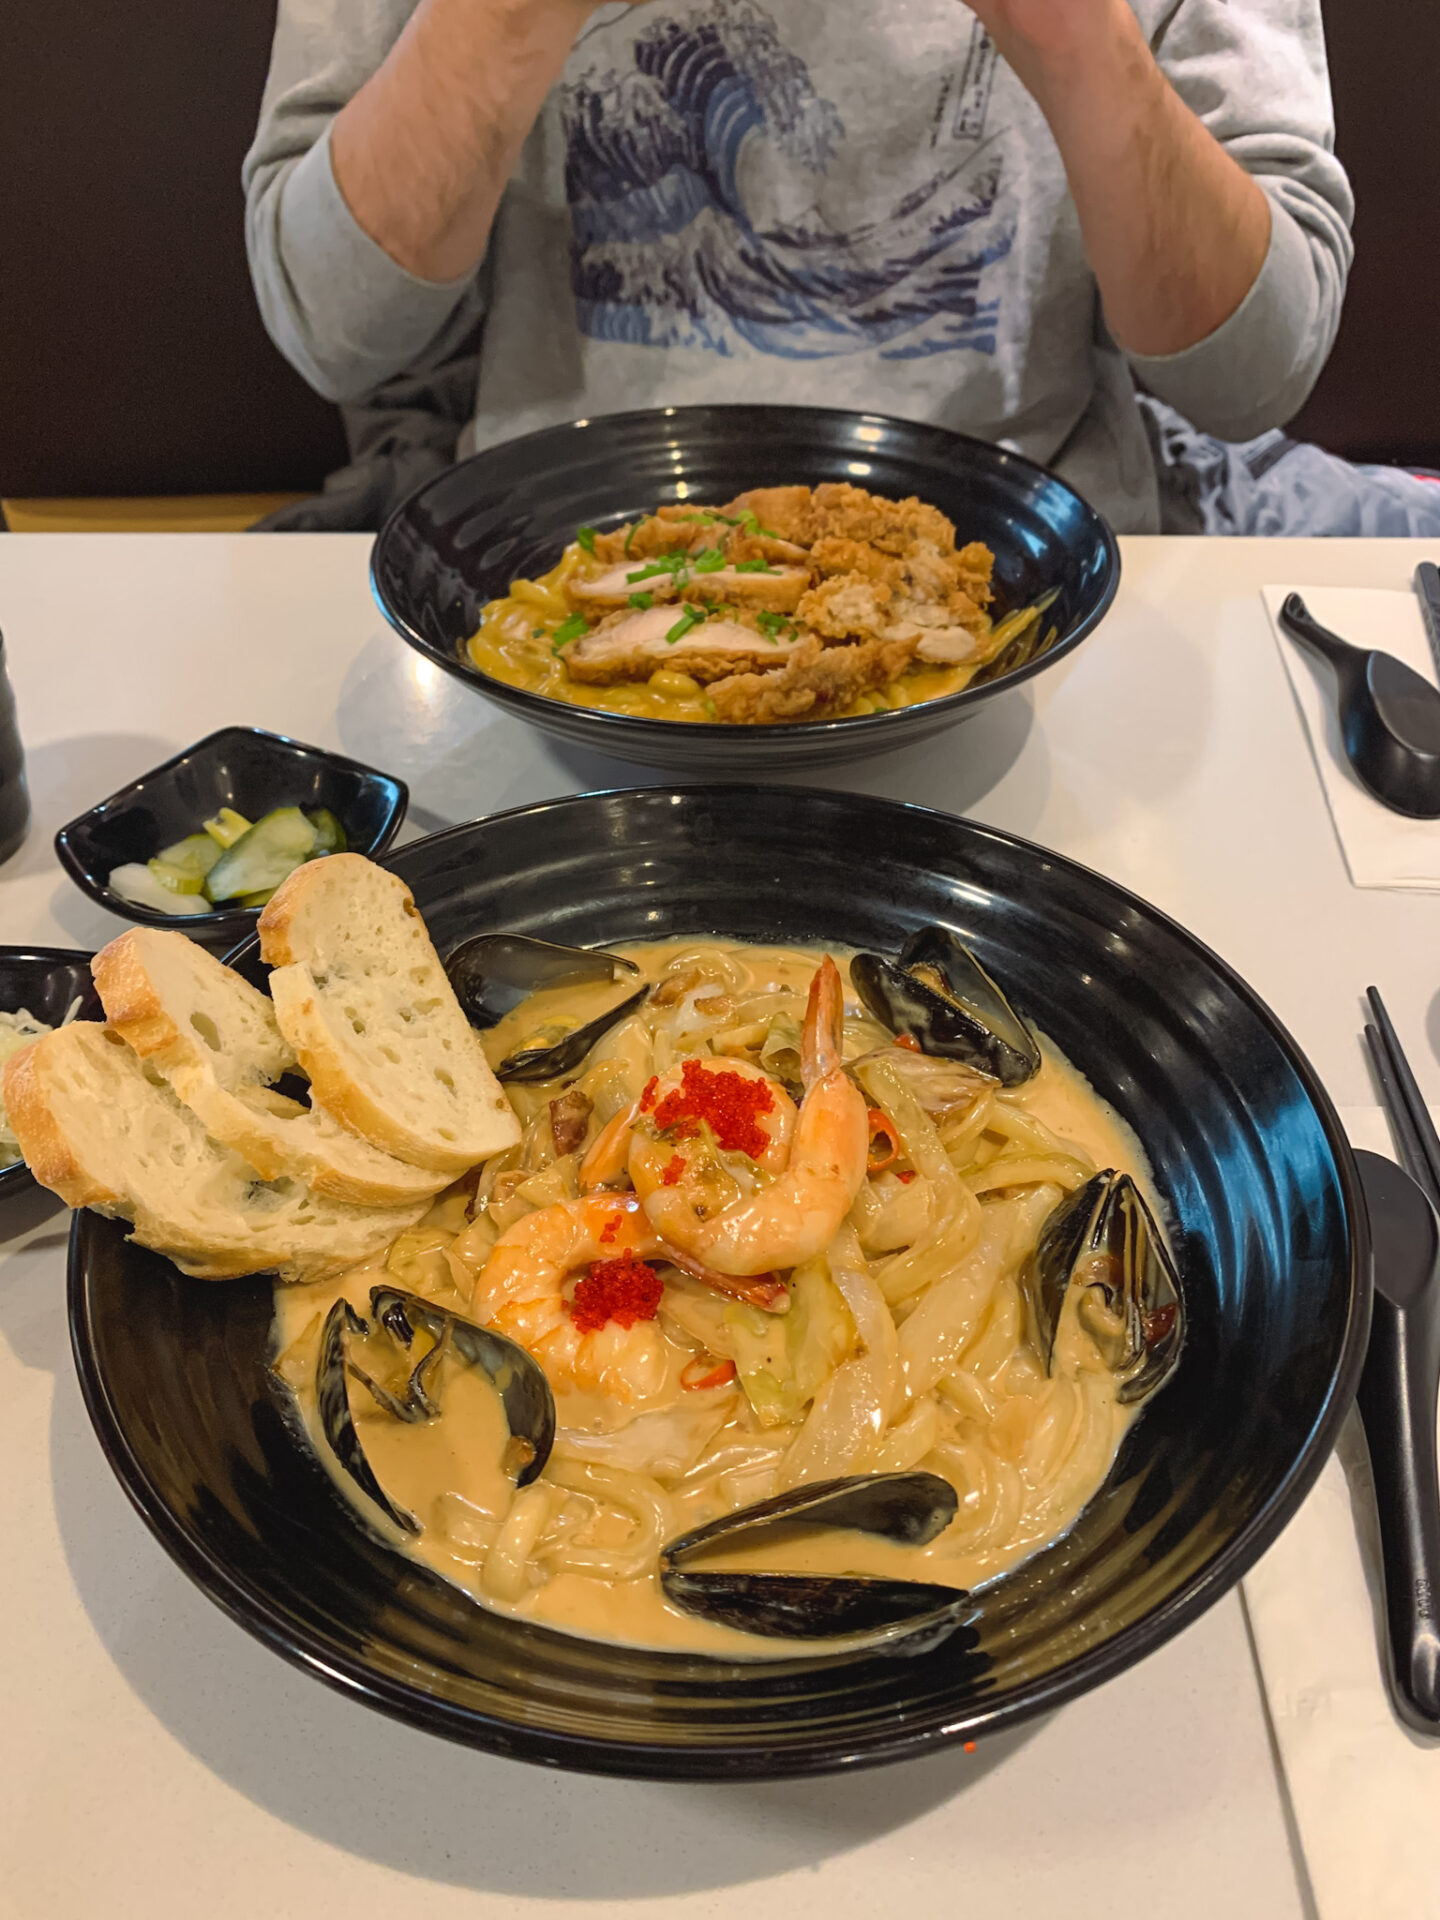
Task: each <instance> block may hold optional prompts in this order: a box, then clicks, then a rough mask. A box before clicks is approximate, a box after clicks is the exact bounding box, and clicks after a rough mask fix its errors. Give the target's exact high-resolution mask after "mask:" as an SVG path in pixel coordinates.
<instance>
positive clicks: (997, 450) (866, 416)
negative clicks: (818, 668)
mask: <svg viewBox="0 0 1440 1920" xmlns="http://www.w3.org/2000/svg"><path fill="white" fill-rule="evenodd" d="M717 413H718V414H725V413H732V414H733V413H771V414H806V415H810V416H813V417H824V418H827V419H832V420H854V421H865V422H866V423H867V424H868V423H874V424H878V425H881V426H894V427H901V428H907V429H909V430H911V431H916V430H920V431H924V432H927V433H935V434H940V435H943V436H944V437H945V438H946V439H949V440H953V441H954V442H955V443H956V444H957V446H961V447H980V448H983V449H984V451H985V453H986V455H987V456H988V457H989V458H991V459H994V460H997V461H999V462H1000V463H1001V464H1002V465H1005V466H1011V467H1016V468H1020V469H1022V470H1023V471H1024V472H1026V473H1032V474H1038V475H1040V476H1041V477H1042V478H1043V479H1046V480H1049V481H1051V482H1053V484H1054V485H1055V486H1057V487H1061V488H1063V489H1064V491H1065V492H1066V493H1068V494H1069V495H1070V497H1071V499H1073V500H1076V501H1078V502H1079V504H1080V505H1081V506H1082V507H1083V508H1084V509H1085V511H1086V512H1087V513H1088V514H1089V515H1090V516H1091V518H1092V519H1093V520H1094V522H1095V526H1096V530H1097V532H1098V534H1099V536H1100V543H1101V545H1102V547H1103V548H1104V550H1105V559H1106V566H1105V579H1104V585H1103V587H1102V588H1101V592H1100V598H1099V600H1098V601H1097V602H1096V603H1095V605H1094V606H1093V607H1092V608H1091V609H1090V611H1089V612H1088V613H1087V614H1086V615H1085V616H1084V617H1083V619H1081V620H1079V621H1077V622H1076V624H1075V626H1074V627H1073V628H1072V629H1071V631H1070V632H1069V633H1067V634H1065V635H1063V636H1062V638H1060V639H1059V640H1057V641H1056V642H1055V644H1054V646H1053V647H1049V648H1047V649H1046V651H1045V652H1044V653H1041V654H1036V655H1035V656H1033V657H1032V658H1031V659H1029V660H1027V661H1025V662H1024V664H1023V665H1021V666H1018V667H1016V668H1015V669H1014V671H1013V672H1010V673H1002V674H999V675H997V677H996V678H995V679H993V680H983V681H981V682H980V683H979V684H978V685H977V684H975V683H973V682H972V684H971V685H969V686H967V687H961V689H960V690H959V692H958V693H947V694H944V695H942V696H941V698H940V699H938V700H925V701H922V702H920V704H919V705H918V706H917V707H895V708H891V709H889V710H888V711H887V712H884V713H857V714H851V715H850V717H849V718H848V719H844V720H786V721H779V722H776V723H775V724H773V725H770V724H767V725H765V726H763V727H757V728H754V729H748V728H745V727H741V726H733V725H730V724H727V723H725V722H722V721H718V720H664V719H655V718H652V717H651V716H650V715H648V714H633V713H611V712H610V711H609V710H608V709H607V708H605V707H585V706H576V707H571V706H570V705H569V703H568V702H566V701H561V700H551V699H549V698H548V697H547V696H546V695H545V694H543V693H532V692H530V690H529V689H528V688H526V687H512V686H509V685H507V684H506V682H505V681H503V680H496V679H494V678H492V676H491V675H490V674H488V673H482V672H481V670H480V668H479V667H476V666H473V665H472V664H471V663H470V662H469V661H468V660H463V659H462V658H461V657H460V654H459V652H458V651H457V652H456V653H455V654H454V656H453V657H452V656H450V655H448V654H446V652H445V651H444V649H443V648H442V647H439V646H437V645H436V644H435V643H434V642H433V641H430V640H427V639H426V638H425V636H424V634H422V633H420V632H419V630H418V629H417V628H415V627H413V626H412V625H411V624H410V622H409V621H408V620H406V619H405V618H404V617H403V615H401V614H400V613H399V612H398V611H397V610H396V609H395V608H393V607H392V606H391V605H390V604H389V602H388V601H387V599H386V597H385V592H384V589H383V588H382V586H381V584H380V578H379V562H380V555H381V553H382V551H383V549H384V546H385V542H386V540H387V539H388V538H389V537H390V535H391V531H392V529H393V528H395V527H397V526H398V525H399V523H400V521H401V519H402V518H403V517H404V515H405V514H406V513H407V512H408V511H409V509H410V507H411V505H412V503H413V502H414V501H415V500H417V499H418V498H419V497H420V495H421V494H422V493H424V492H425V491H426V489H427V488H429V487H433V486H434V485H435V483H436V481H437V480H439V479H448V478H449V477H450V476H451V475H452V474H454V473H455V472H457V471H458V470H459V469H460V468H462V467H468V466H471V465H473V464H474V463H475V462H477V461H480V460H491V459H494V458H495V456H496V455H497V454H503V453H510V452H513V451H514V450H515V449H516V448H517V447H525V446H528V445H530V443H531V442H532V441H536V440H542V439H544V438H545V437H546V436H547V435H549V436H552V437H553V438H554V439H555V440H556V442H557V443H558V442H559V441H560V440H561V439H562V437H563V436H564V435H566V434H571V433H586V432H592V431H594V430H595V429H597V428H600V427H605V426H611V425H614V424H615V423H616V422H624V421H627V420H643V419H647V418H652V417H653V418H665V419H671V420H673V421H675V422H676V423H677V425H682V426H683V423H684V420H685V418H686V416H696V415H707V416H708V415H713V414H717ZM562 457H563V456H562ZM369 571H370V593H371V596H372V598H373V599H374V601H375V604H376V606H377V607H378V608H379V609H380V612H381V613H382V614H383V615H384V616H385V619H386V620H387V621H388V622H389V624H390V625H391V626H392V627H393V628H394V629H395V631H396V633H398V634H399V636H400V638H401V639H402V640H403V641H405V643H406V644H407V645H408V646H411V647H414V649H415V650H416V652H417V653H420V654H423V656H424V657H425V659H427V660H430V661H433V662H434V664H435V665H436V666H438V667H443V668H444V669H445V671H446V672H447V673H450V674H453V675H454V677H455V678H456V679H457V680H459V681H461V682H462V683H463V684H464V685H465V686H467V687H471V688H473V689H474V691H475V692H476V693H478V694H480V695H481V696H482V698H484V699H487V700H493V701H494V702H495V704H496V705H497V706H501V707H505V708H508V709H509V710H510V711H512V712H514V713H518V714H520V715H522V716H523V717H524V718H525V719H528V720H531V721H533V722H534V723H535V724H536V725H537V726H545V725H547V724H549V723H550V717H551V716H552V715H553V714H554V712H555V709H556V708H557V707H561V708H564V709H565V710H566V711H567V712H574V713H579V714H582V715H584V716H585V720H586V722H590V721H593V722H594V723H595V726H596V729H597V734H598V733H599V732H600V731H603V730H605V729H608V730H609V731H610V733H611V734H613V735H614V742H613V746H611V747H610V748H609V750H610V751H613V752H614V753H615V754H616V756H617V757H619V758H621V759H623V758H624V757H625V751H626V749H625V739H626V737H627V736H628V737H629V738H631V739H633V738H635V736H636V731H637V729H638V730H644V731H647V732H648V731H649V730H651V729H658V730H662V731H664V732H665V733H667V734H668V733H670V732H671V731H672V730H674V732H675V735H676V737H677V738H681V737H683V738H684V739H687V740H688V739H692V738H693V739H697V740H707V741H727V742H735V741H737V740H743V739H746V738H748V737H750V735H751V733H752V732H753V733H754V735H755V736H756V737H759V738H763V739H765V740H766V741H772V740H778V741H780V742H781V743H784V742H786V741H790V740H797V739H800V738H802V737H803V738H805V739H807V740H831V741H836V742H839V743H842V744H843V743H847V742H848V743H852V744H853V745H854V747H855V749H856V751H857V752H858V751H861V750H863V751H864V752H867V753H868V752H870V751H872V750H874V751H877V752H878V751H882V750H883V749H882V748H881V747H880V745H879V743H877V742H876V741H875V740H874V739H873V737H872V736H873V735H874V734H875V733H877V732H878V731H879V730H880V728H881V727H882V726H883V725H884V724H885V722H886V721H889V720H894V719H897V718H901V717H903V716H905V715H910V716H912V718H913V716H914V715H915V714H917V713H923V714H924V715H925V717H926V719H927V720H928V721H931V722H933V724H934V725H935V726H937V727H938V726H940V725H943V724H945V723H946V722H947V721H948V719H949V718H951V717H952V716H953V717H954V718H956V719H958V718H959V717H960V716H961V715H962V714H963V713H964V711H965V709H966V708H967V707H969V706H978V705H979V704H980V702H981V701H982V700H986V699H988V698H990V697H991V695H993V694H995V693H999V692H1005V691H1008V689H1010V688H1011V687H1018V686H1023V685H1024V683H1025V681H1027V680H1030V679H1033V678H1034V676H1035V675H1036V674H1037V673H1043V672H1044V671H1045V669H1046V668H1047V667H1050V666H1054V665H1055V664H1056V662H1057V661H1060V660H1063V659H1064V658H1065V656H1066V655H1067V654H1069V653H1073V652H1074V651H1075V649H1076V647H1078V646H1079V645H1080V643H1081V641H1082V640H1086V639H1088V638H1089V636H1090V635H1091V634H1092V633H1093V632H1094V631H1095V629H1096V627H1098V626H1099V625H1100V622H1101V621H1102V620H1103V619H1104V618H1105V616H1106V614H1107V613H1108V612H1109V611H1110V608H1111V605H1112V604H1113V602H1114V599H1115V595H1116V593H1117V592H1118V591H1119V588H1120V545H1119V542H1118V541H1117V540H1116V538H1115V533H1114V530H1113V528H1112V527H1111V525H1110V523H1109V521H1108V520H1107V519H1106V518H1105V516H1104V514H1102V513H1101V512H1100V511H1099V509H1098V508H1097V507H1092V506H1091V504H1090V502H1089V501H1088V500H1087V499H1086V498H1085V497H1084V495H1083V494H1081V493H1078V492H1076V490H1075V488H1074V487H1072V486H1071V485H1070V483H1069V481H1068V480H1062V479H1061V477H1060V475H1059V474H1058V473H1054V472H1052V471H1051V469H1050V468H1049V467H1042V466H1041V465H1040V463H1039V461H1037V460H1029V459H1027V458H1026V457H1025V455H1024V454H1023V453H1015V452H1012V450H1011V449H1010V448H1009V447H1001V446H997V445H995V443H994V442H993V441H990V440H979V439H977V438H976V437H975V435H974V434H970V433H956V432H955V431H954V429H953V428H950V427H942V426H940V425H939V424H938V423H936V422H934V421H928V420H902V419H901V418H899V416H898V415H895V414H886V413H861V412H859V411H857V410H856V409H854V408H850V407H788V406H766V405H763V404H760V403H756V404H755V405H753V406H752V405H745V404H740V403H728V404H720V405H716V406H700V405H696V406H688V407H634V408H631V409H630V410H629V411H627V412H625V413H603V414H592V415H590V416H588V417H587V418H586V419H584V420H567V421H561V422H560V423H559V425H557V426H551V427H540V428H537V429H536V431H535V432H533V433H525V434H519V435H517V436H516V437H515V439H513V440H502V441H498V442H497V443H496V444H495V445H494V446H491V447H483V448H481V450H480V451H479V452H478V453H472V454H470V455H469V456H468V457H467V458H466V459H464V460H460V461H457V462H456V464H455V466H454V467H448V468H447V469H446V470H445V473H444V474H443V475H442V474H432V475H431V476H430V478H429V479H428V480H422V481H421V482H420V484H419V486H417V487H412V488H411V490H410V492H409V493H408V494H406V496H405V498H404V499H403V500H402V501H401V502H400V504H399V506H397V507H395V508H393V509H392V511H391V512H390V513H389V514H388V515H387V516H386V519H385V522H384V524H383V525H382V527H381V528H380V531H379V533H377V534H376V536H375V542H374V545H373V546H372V547H371V549H370V570H369ZM598 744H599V743H598V740H597V748H598Z"/></svg>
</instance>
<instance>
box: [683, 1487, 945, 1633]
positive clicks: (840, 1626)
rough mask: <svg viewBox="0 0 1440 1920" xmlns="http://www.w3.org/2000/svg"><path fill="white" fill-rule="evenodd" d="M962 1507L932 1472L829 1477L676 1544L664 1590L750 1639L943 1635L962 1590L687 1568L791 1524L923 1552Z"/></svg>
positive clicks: (685, 1606)
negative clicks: (852, 1532)
mask: <svg viewBox="0 0 1440 1920" xmlns="http://www.w3.org/2000/svg"><path fill="white" fill-rule="evenodd" d="M958 1506H959V1501H958V1499H957V1497H956V1493H955V1489H954V1488H953V1487H952V1486H951V1485H950V1483H949V1481H948V1480H942V1479H941V1478H940V1476H939V1475H938V1474H933V1473H872V1474H861V1475H857V1476H855V1477H854V1478H852V1479H845V1480H823V1481H819V1482H817V1483H816V1484H815V1485H814V1486H809V1487H797V1488H795V1489H794V1490H793V1491H792V1492H790V1493H782V1494H779V1495H777V1497H776V1498H775V1499H773V1500H763V1501H761V1502H760V1503H759V1505H758V1506H753V1507H745V1508H742V1509H741V1511H740V1512H739V1513H729V1514H726V1515H725V1516H724V1518H723V1519H720V1520H713V1521H711V1523H710V1524H709V1525H708V1526H704V1527H697V1528H696V1529H695V1530H694V1531H693V1532H691V1533H687V1534H682V1535H681V1536H680V1538H679V1539H678V1540H672V1541H671V1542H670V1543H669V1545H668V1546H667V1547H665V1548H664V1550H663V1551H662V1552H661V1555H660V1584H661V1587H662V1589H663V1590H664V1592H665V1595H666V1597H667V1598H668V1599H670V1600H672V1601H673V1602H674V1604H675V1605H676V1606H677V1607H682V1608H683V1609H684V1610H685V1611H686V1612H687V1613H694V1614H699V1615H701V1616H703V1617H704V1618H706V1619H710V1620H715V1621H718V1622H719V1623H720V1624H721V1625H723V1626H728V1627H737V1628H739V1629H740V1630H741V1631H743V1632H746V1633H761V1634H775V1635H780V1636H782V1637H784V1638H787V1639H802V1640H822V1639H835V1638H843V1637H848V1636H852V1635H855V1634H880V1635H883V1634H885V1633H886V1632H887V1631H893V1630H896V1629H898V1628H901V1627H904V1628H905V1629H906V1632H907V1635H908V1633H909V1632H910V1631H911V1630H920V1629H922V1628H929V1629H931V1630H932V1631H934V1632H935V1634H936V1637H937V1639H942V1638H944V1637H945V1636H946V1635H947V1634H948V1633H949V1632H951V1631H953V1630H954V1628H955V1627H957V1626H958V1625H959V1624H960V1618H961V1613H962V1610H963V1609H965V1608H966V1607H968V1605H969V1595H968V1594H966V1593H964V1592H962V1591H961V1590H960V1589H959V1588H956V1587H944V1586H939V1585H936V1584H934V1583H930V1582H925V1581H919V1580H887V1579H873V1578H871V1577H869V1576H868V1575H861V1574H855V1575H839V1574H834V1575H817V1574H789V1573H729V1572H709V1573H707V1572H705V1571H703V1570H701V1569H695V1568H691V1567H689V1566H687V1565H685V1564H684V1563H685V1562H687V1561H689V1560H691V1559H693V1558H695V1557H696V1556H698V1555H701V1554H703V1553H705V1552H706V1551H708V1550H710V1549H712V1548H715V1547H720V1546H725V1547H732V1546H741V1545H746V1544H753V1543H754V1542H755V1541H757V1540H758V1539H762V1538H763V1537H764V1535H765V1534H766V1533H767V1532H773V1531H778V1530H782V1529H789V1528H796V1527H799V1528H810V1527H854V1528H856V1529H858V1530H859V1531H861V1532H863V1533H876V1534H881V1535H883V1536H884V1537H885V1538H887V1539H890V1540H895V1541H898V1542H900V1543H901V1544H902V1545H906V1546H917V1547H920V1546H925V1545H927V1544H928V1543H929V1542H930V1541H931V1540H934V1539H935V1538H936V1537H937V1535H939V1534H941V1533H943V1532H944V1530H945V1528H946V1527H948V1526H949V1524H950V1522H951V1521H952V1520H953V1519H954V1518H955V1514H956V1510H957V1508H958Z"/></svg>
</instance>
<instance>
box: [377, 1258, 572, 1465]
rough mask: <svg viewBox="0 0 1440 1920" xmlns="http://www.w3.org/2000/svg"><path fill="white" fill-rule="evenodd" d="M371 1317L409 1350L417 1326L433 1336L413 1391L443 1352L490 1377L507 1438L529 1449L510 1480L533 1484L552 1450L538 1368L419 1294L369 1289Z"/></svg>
mask: <svg viewBox="0 0 1440 1920" xmlns="http://www.w3.org/2000/svg"><path fill="white" fill-rule="evenodd" d="M370 1311H371V1312H372V1313H373V1314H374V1315H375V1317H376V1319H377V1320H379V1321H380V1323H381V1325H382V1326H384V1327H385V1329H386V1331H387V1332H388V1333H390V1334H391V1335H392V1337H393V1338H394V1339H396V1340H398V1341H399V1342H400V1344H401V1346H404V1347H408V1346H409V1345H410V1342H411V1340H412V1339H413V1337H414V1328H415V1327H416V1326H422V1327H424V1329H425V1331H426V1332H427V1333H429V1334H431V1335H433V1336H434V1339H435V1341H436V1343H437V1344H436V1345H435V1346H433V1347H432V1348H431V1349H430V1352H429V1353H428V1354H427V1355H426V1356H425V1359H424V1360H422V1361H421V1362H420V1365H419V1366H418V1367H417V1368H416V1369H415V1372H414V1373H413V1374H411V1376H410V1380H411V1386H412V1388H413V1387H414V1385H415V1380H416V1375H418V1374H420V1373H421V1372H422V1370H423V1369H424V1368H425V1366H426V1364H427V1362H428V1361H430V1360H431V1359H432V1357H433V1356H436V1355H438V1354H439V1353H440V1352H441V1351H442V1349H443V1348H444V1347H447V1346H448V1348H449V1350H450V1351H451V1352H452V1353H457V1354H459V1356H460V1358H461V1359H462V1360H466V1361H468V1362H469V1363H470V1365H471V1366H473V1367H478V1368H479V1369H480V1371H481V1372H482V1373H484V1374H487V1375H488V1376H489V1378H490V1380H491V1381H492V1382H493V1384H494V1386H495V1390H496V1392H497V1393H498V1394H499V1395H500V1403H501V1405H502V1406H503V1407H504V1409H505V1418H506V1420H507V1421H508V1422H509V1425H510V1432H511V1435H512V1436H513V1438H515V1439H516V1440H521V1441H524V1443H525V1444H526V1446H527V1447H530V1448H532V1449H533V1453H532V1454H531V1457H530V1458H529V1459H528V1460H527V1461H526V1462H525V1464H524V1466H523V1467H522V1468H521V1470H520V1472H519V1473H518V1474H517V1475H516V1476H515V1484H516V1486H519V1487H528V1486H529V1484H530V1482H531V1481H532V1480H538V1479H539V1477H540V1475H541V1474H542V1473H543V1472H544V1471H545V1462H546V1461H547V1460H548V1459H549V1458H550V1449H551V1447H552V1446H553V1445H554V1444H555V1396H554V1394H553V1393H552V1392H551V1391H550V1382H549V1380H548V1379H547V1378H546V1376H545V1369H544V1368H543V1367H542V1366H541V1365H540V1362H539V1361H538V1360H536V1359H535V1358H534V1357H533V1355H531V1354H528V1353H527V1352H526V1351H525V1349H524V1347H522V1346H519V1345H518V1344H517V1343H516V1342H515V1341H514V1340H507V1339H506V1337H505V1335H504V1334H503V1333H494V1332H492V1331H491V1330H490V1329H489V1328H488V1327H477V1326H476V1325H475V1323H474V1321H473V1320H462V1319H461V1317H460V1315H459V1314H458V1313H451V1312H449V1311H448V1310H447V1309H446V1308H445V1307H437V1306H436V1304H435V1302H434V1301H433V1300H426V1299H423V1298H422V1297H421V1295H419V1294H418V1293H404V1292H402V1291H401V1289H400V1288H399V1287H372V1288H371V1289H370ZM362 1324H363V1322H362ZM432 1417H433V1416H432Z"/></svg>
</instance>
